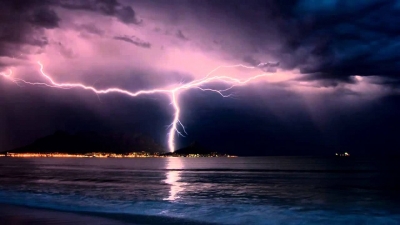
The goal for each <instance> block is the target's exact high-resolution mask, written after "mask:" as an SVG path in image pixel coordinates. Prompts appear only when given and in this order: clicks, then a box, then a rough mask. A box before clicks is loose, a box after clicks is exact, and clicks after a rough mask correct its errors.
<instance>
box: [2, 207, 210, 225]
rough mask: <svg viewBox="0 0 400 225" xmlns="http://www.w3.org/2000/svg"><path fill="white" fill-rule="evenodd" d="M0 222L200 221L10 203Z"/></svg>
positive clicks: (110, 224)
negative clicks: (66, 209)
mask: <svg viewBox="0 0 400 225" xmlns="http://www.w3.org/2000/svg"><path fill="white" fill-rule="evenodd" d="M0 224H2V225H27V224H29V225H35V224H38V225H69V224H74V225H80V224H82V225H87V224H96V225H136V224H170V225H177V224H188V225H200V224H206V225H207V224H208V225H212V223H202V222H196V221H191V220H187V219H179V218H171V217H163V216H142V215H130V214H123V213H121V214H118V213H98V212H66V211H57V210H51V209H43V208H33V207H26V206H18V205H11V204H0Z"/></svg>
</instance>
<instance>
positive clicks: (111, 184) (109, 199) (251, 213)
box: [0, 157, 400, 224]
mask: <svg viewBox="0 0 400 225" xmlns="http://www.w3.org/2000/svg"><path fill="white" fill-rule="evenodd" d="M399 159H400V158H389V157H388V158H384V157H382V158H379V157H378V158H357V157H238V158H173V157H171V158H122V159H117V158H105V159H103V158H101V159H100V158H0V203H6V204H17V205H24V206H30V207H40V208H47V209H55V210H62V211H70V212H71V211H72V212H80V213H105V214H107V215H112V214H116V215H117V214H118V215H120V214H124V215H132V216H150V217H152V216H153V217H155V218H158V217H162V218H171V219H181V221H185V223H188V224H190V222H192V223H194V224H199V223H200V224H201V223H210V224H400V163H399ZM0 211H1V209H0ZM132 218H134V217H132ZM154 221H157V220H154ZM155 223H157V222H155Z"/></svg>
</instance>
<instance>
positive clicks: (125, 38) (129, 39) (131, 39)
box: [114, 35, 151, 48]
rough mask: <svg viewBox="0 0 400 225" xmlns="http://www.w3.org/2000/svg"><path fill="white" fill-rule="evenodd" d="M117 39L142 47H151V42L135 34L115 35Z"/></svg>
mask: <svg viewBox="0 0 400 225" xmlns="http://www.w3.org/2000/svg"><path fill="white" fill-rule="evenodd" d="M114 39H115V40H120V41H125V42H128V43H131V44H134V45H136V46H139V47H142V48H150V47H151V44H150V43H148V42H144V41H142V40H140V39H139V38H137V37H135V36H127V35H124V36H116V37H114Z"/></svg>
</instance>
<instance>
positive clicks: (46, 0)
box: [0, 0, 400, 155]
mask: <svg viewBox="0 0 400 225" xmlns="http://www.w3.org/2000/svg"><path fill="white" fill-rule="evenodd" d="M0 12H1V13H0V71H8V70H12V71H13V74H12V76H13V77H16V78H21V79H26V80H28V81H32V82H47V80H46V79H45V78H44V77H43V76H42V75H41V74H40V72H39V65H38V64H37V62H38V61H40V62H41V63H42V64H43V65H44V71H45V72H46V74H49V75H51V76H52V77H53V78H54V79H55V80H56V81H57V82H73V83H78V82H82V83H84V84H86V85H91V86H94V87H96V88H109V87H120V88H125V89H128V90H130V91H138V90H142V89H146V90H147V89H153V88H170V87H175V86H177V85H180V84H183V83H188V82H190V81H193V80H195V79H202V78H204V77H205V76H207V74H209V73H210V71H212V74H214V75H223V76H230V77H232V78H233V79H239V80H247V79H249V78H250V77H253V76H256V75H259V74H266V75H265V77H262V78H260V79H257V80H254V82H251V83H249V84H246V85H239V86H235V87H233V88H231V89H229V87H230V85H229V84H226V83H223V82H222V83H219V82H215V83H213V84H210V85H209V86H208V85H204V86H202V88H205V89H207V88H210V87H218V88H221V89H224V88H228V89H229V92H227V94H229V96H230V98H223V97H221V96H220V95H218V94H217V93H215V92H203V91H201V90H199V89H190V90H189V89H188V90H185V91H182V93H180V94H179V98H178V100H179V103H180V104H181V106H182V111H181V117H182V118H181V121H182V123H183V124H185V126H186V129H187V131H188V134H189V135H188V136H187V137H185V138H181V137H179V138H177V141H176V142H177V146H178V147H183V146H186V145H188V144H190V143H191V142H193V141H198V142H200V143H201V144H202V145H204V146H206V147H209V148H210V149H216V150H218V149H223V150H226V149H228V150H230V151H232V153H235V154H243V155H254V154H261V155H268V154H275V155H276V154H317V153H320V152H319V151H320V149H325V150H322V151H323V152H322V153H326V154H330V153H331V152H333V151H337V150H341V149H346V150H351V149H352V148H356V147H357V146H362V147H360V148H358V149H361V150H358V151H359V152H358V153H360V154H362V153H365V152H366V153H368V152H370V153H371V152H372V151H373V150H372V149H373V148H378V147H379V146H384V147H385V149H386V150H382V151H384V152H385V153H391V154H392V153H396V150H394V148H391V147H390V145H392V146H397V147H399V144H398V143H397V142H396V141H395V137H394V135H393V133H394V132H397V131H396V128H392V127H391V126H392V124H399V121H400V119H399V118H398V116H397V115H396V114H395V113H394V112H398V110H400V109H399V107H398V105H399V104H397V103H398V102H399V87H400V86H399V85H400V79H399V75H398V74H399V72H400V27H399V26H398V25H397V23H396V22H397V21H400V18H399V17H400V1H398V0H365V1H362V2H356V1H345V0H329V1H315V0H271V1H263V0H250V1H242V0H231V1H225V0H193V1H181V0H169V1H165V0H151V1H150V0H149V1H147V0H118V1H117V0H75V1H69V0H32V1H22V0H13V1H11V0H6V1H3V4H2V7H1V9H0ZM239 64H241V65H245V66H247V67H249V66H250V67H255V68H239V67H235V66H232V65H239ZM220 66H228V67H220ZM229 66H231V67H229ZM215 68H219V69H217V70H215ZM3 78H4V77H1V76H0V93H1V96H3V97H2V98H0V105H1V109H0V130H2V131H3V133H5V132H7V135H3V136H2V137H0V149H4V150H6V149H10V148H13V147H18V146H21V145H22V144H26V143H28V142H30V141H33V140H35V139H36V138H39V137H40V136H43V135H45V134H51V133H53V132H54V131H55V130H59V129H61V130H67V131H70V132H75V131H76V132H78V131H81V130H97V131H104V130H116V131H124V132H125V131H127V132H139V133H145V134H146V135H150V136H152V137H153V138H154V139H155V140H156V141H158V142H159V143H161V144H162V145H164V146H165V145H166V141H165V140H166V133H167V132H166V128H165V127H167V125H169V124H170V123H171V118H172V117H173V115H174V111H173V108H172V107H171V105H170V99H169V96H167V95H163V94H160V95H146V96H143V97H140V98H127V97H125V96H121V95H118V94H112V95H95V94H93V93H92V92H90V91H89V92H88V91H85V90H81V89H67V90H64V89H63V90H59V89H47V88H44V87H42V86H41V87H37V86H29V85H25V84H21V83H18V84H15V83H13V82H11V81H10V80H8V79H3ZM18 85H19V86H18ZM29 96H34V97H29ZM27 112H29V115H27ZM36 118H38V119H36ZM27 127H28V128H29V129H25V128H27ZM376 127H377V128H376ZM21 137H23V138H21ZM216 137H218V138H216ZM296 147H297V148H298V149H299V150H298V151H295V150H294V149H296ZM363 149H365V152H363V151H364V150H363Z"/></svg>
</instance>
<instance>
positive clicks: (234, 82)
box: [0, 62, 269, 152]
mask: <svg viewBox="0 0 400 225" xmlns="http://www.w3.org/2000/svg"><path fill="white" fill-rule="evenodd" d="M38 64H39V66H40V73H41V75H42V76H43V77H44V78H45V79H46V80H47V81H48V83H41V82H28V81H25V80H23V79H20V78H15V77H13V76H12V71H11V70H9V72H8V73H4V72H2V73H0V76H3V77H5V78H6V79H8V80H10V81H12V82H14V83H16V84H17V85H19V84H20V83H24V84H29V85H42V86H47V87H52V88H62V89H70V88H81V89H84V90H89V91H92V92H94V93H95V94H109V93H120V94H124V95H128V96H131V97H136V96H139V95H149V94H167V95H169V97H170V99H171V105H172V106H173V108H174V111H175V112H174V117H173V121H172V123H171V124H170V126H169V132H168V148H169V150H170V152H173V151H174V150H175V136H176V134H178V135H181V136H184V135H183V134H182V133H185V134H187V133H186V130H185V127H184V126H183V124H182V123H181V121H180V120H179V116H180V113H181V107H180V106H179V101H178V98H179V94H180V93H182V91H185V90H188V89H193V88H196V89H199V90H201V91H211V92H215V93H217V94H219V95H221V96H222V97H230V96H231V94H225V92H227V91H229V90H231V89H232V88H234V87H236V86H243V85H246V84H247V83H249V82H252V81H254V80H256V79H259V78H261V77H265V76H267V75H268V74H269V73H262V74H258V75H255V76H252V77H249V78H247V79H238V78H234V77H230V76H212V74H213V73H215V72H216V71H218V70H219V69H220V68H234V67H241V68H246V69H255V68H259V66H257V67H250V66H245V65H242V64H238V65H230V66H219V67H217V68H215V69H213V70H212V71H211V72H209V73H208V74H207V75H206V76H205V77H204V78H202V79H198V80H194V81H191V82H189V83H186V84H179V85H178V86H176V87H174V88H161V89H149V90H139V91H136V92H131V91H128V90H125V89H120V88H116V87H112V88H107V89H96V88H95V87H93V86H87V85H84V84H82V83H58V82H56V81H55V80H54V79H53V78H52V77H51V76H49V75H47V74H46V73H45V72H44V66H43V64H42V63H40V62H38ZM212 82H222V83H225V84H227V85H229V87H228V88H225V89H212V88H203V87H202V86H203V85H206V84H209V83H212Z"/></svg>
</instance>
